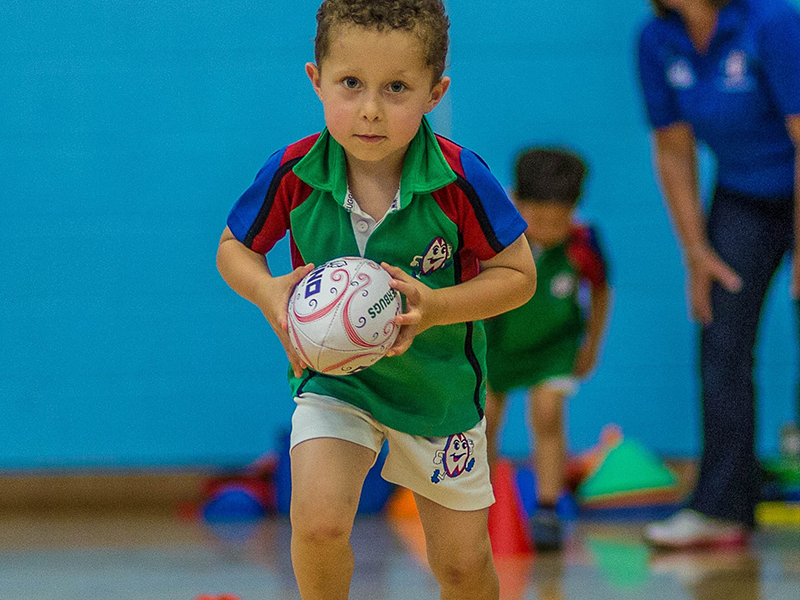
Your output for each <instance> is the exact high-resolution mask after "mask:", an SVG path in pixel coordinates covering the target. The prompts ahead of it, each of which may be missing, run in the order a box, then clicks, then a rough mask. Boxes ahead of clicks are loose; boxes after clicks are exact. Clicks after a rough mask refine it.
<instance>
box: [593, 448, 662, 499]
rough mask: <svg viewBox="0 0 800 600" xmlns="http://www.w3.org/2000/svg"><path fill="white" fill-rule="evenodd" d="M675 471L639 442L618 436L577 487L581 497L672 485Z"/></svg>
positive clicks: (612, 494) (609, 495) (603, 495)
mask: <svg viewBox="0 0 800 600" xmlns="http://www.w3.org/2000/svg"><path fill="white" fill-rule="evenodd" d="M677 483H678V481H677V478H676V477H675V475H674V474H673V473H672V471H670V470H669V469H668V468H667V466H666V465H665V464H664V463H663V462H662V461H661V459H659V458H658V457H657V456H656V455H655V454H653V453H652V452H650V451H649V450H647V449H646V448H645V447H644V446H642V445H641V444H639V443H637V442H634V441H630V440H622V441H621V442H620V443H619V444H618V445H617V446H616V447H614V448H612V449H611V450H610V451H609V453H608V454H607V455H606V457H605V459H603V462H602V463H600V466H599V467H598V469H597V470H596V471H595V472H594V473H593V474H592V475H591V476H589V477H588V478H587V479H586V481H584V482H583V483H582V484H581V485H580V487H578V498H579V499H580V500H583V501H591V500H596V499H598V498H601V497H613V496H619V495H626V494H629V493H642V492H648V491H653V490H664V489H669V488H674V487H675V486H676V485H677Z"/></svg>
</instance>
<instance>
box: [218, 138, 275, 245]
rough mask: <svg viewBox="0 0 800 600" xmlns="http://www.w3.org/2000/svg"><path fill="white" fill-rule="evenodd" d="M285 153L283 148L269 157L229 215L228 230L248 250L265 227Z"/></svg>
mask: <svg viewBox="0 0 800 600" xmlns="http://www.w3.org/2000/svg"><path fill="white" fill-rule="evenodd" d="M285 151H286V148H281V149H280V150H278V151H277V152H275V153H274V154H273V155H272V156H270V157H269V160H267V162H266V163H265V164H264V166H263V167H261V170H260V171H259V172H258V175H256V179H255V181H254V182H253V184H252V185H251V186H250V187H249V188H248V189H247V190H246V191H245V192H244V193H243V194H242V195H241V196H240V198H239V200H238V201H237V202H236V204H235V205H234V207H233V208H232V209H231V212H230V213H229V214H228V228H229V229H230V230H231V233H233V235H234V237H235V238H236V239H237V240H239V241H240V242H242V243H243V244H245V245H246V246H247V247H248V248H249V247H251V244H252V242H253V238H254V236H255V235H257V234H258V233H259V232H260V230H261V228H262V227H263V226H264V221H265V220H266V217H267V215H268V213H269V210H270V208H271V203H272V200H273V199H274V195H275V194H274V190H273V193H272V194H270V193H269V192H270V189H271V188H272V187H273V179H274V178H275V174H276V173H277V171H278V169H279V168H280V166H281V160H282V158H283V154H284V152H285Z"/></svg>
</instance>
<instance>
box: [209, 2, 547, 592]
mask: <svg viewBox="0 0 800 600" xmlns="http://www.w3.org/2000/svg"><path fill="white" fill-rule="evenodd" d="M448 27H449V21H448V18H447V16H446V14H445V11H444V7H443V4H442V2H441V0H326V1H325V2H323V3H322V5H321V6H320V8H319V11H318V13H317V36H316V40H315V58H316V62H315V63H309V64H307V65H306V73H307V74H308V77H309V79H310V80H311V84H312V86H313V88H314V91H315V92H316V93H317V95H318V96H319V98H320V100H321V101H322V105H323V109H324V113H325V124H326V126H327V127H326V129H325V130H323V132H322V133H321V134H318V135H314V136H311V137H309V138H307V139H304V140H301V141H299V142H296V143H294V144H290V145H289V146H286V147H285V148H283V149H281V150H279V151H278V152H276V153H275V154H273V155H272V157H271V158H270V159H269V160H268V161H267V163H266V164H265V165H264V167H263V168H262V169H261V171H260V172H259V174H258V176H257V177H256V180H255V182H254V183H253V185H252V186H251V187H250V188H249V189H248V190H247V191H246V192H245V193H244V194H243V195H242V196H241V198H240V199H239V201H238V202H237V203H236V205H235V206H234V208H233V210H232V211H231V214H230V216H229V218H228V227H227V228H226V229H225V231H224V232H223V234H222V239H221V240H220V246H219V250H218V255H217V264H218V268H219V270H220V273H221V274H222V276H223V277H224V278H225V280H226V281H227V282H228V284H229V285H230V286H231V287H232V288H233V289H234V290H235V291H236V292H238V293H239V294H240V295H242V296H243V297H244V298H246V299H247V300H249V301H251V302H253V303H254V304H255V305H256V306H258V307H259V308H260V309H261V311H262V312H263V313H264V316H265V317H266V318H267V320H268V321H269V323H270V325H271V326H272V328H273V329H274V330H275V333H276V334H277V336H278V338H279V339H280V341H281V343H282V344H283V346H284V349H285V350H286V354H287V356H288V358H289V362H290V364H291V372H290V383H291V387H292V392H293V394H294V396H295V403H296V405H297V406H296V408H295V412H294V415H293V417H292V439H291V447H292V450H291V461H292V501H291V522H292V562H293V567H294V571H295V576H296V579H297V582H298V586H299V588H300V594H301V596H302V597H303V598H304V600H315V599H322V598H324V599H325V600H338V599H341V600H344V599H346V598H347V597H348V590H349V586H350V579H351V576H352V572H353V556H352V551H351V547H350V543H349V536H350V532H351V528H352V525H353V519H354V517H355V513H356V508H357V505H358V500H359V496H360V493H361V486H362V484H363V481H364V477H365V476H366V474H367V471H368V470H369V469H370V467H371V466H372V465H373V463H374V462H375V458H376V456H377V453H378V451H379V449H380V447H381V446H382V444H383V442H384V440H388V443H389V454H388V457H387V459H386V463H385V466H384V469H383V476H384V477H385V478H386V479H387V480H389V481H392V482H395V483H397V484H400V485H403V486H405V487H407V488H409V489H411V490H412V491H413V492H414V494H415V498H416V501H417V506H418V508H419V513H420V517H421V520H422V524H423V527H424V529H425V535H426V540H427V550H428V559H429V562H430V566H431V569H432V571H433V573H434V575H435V576H436V578H437V579H438V581H439V582H440V585H441V597H442V598H457V597H458V598H461V597H464V598H467V597H468V598H472V599H474V600H483V599H486V600H489V599H497V598H498V597H499V591H498V580H497V575H496V573H495V570H494V565H493V561H492V555H491V547H490V544H489V537H488V530H487V515H488V507H489V505H490V504H491V503H492V502H493V500H494V497H493V494H492V489H491V484H490V480H489V470H488V461H487V454H486V443H485V442H486V438H485V421H484V418H483V404H484V395H485V390H484V386H485V383H484V381H485V334H484V330H483V325H482V322H481V320H482V319H484V318H487V317H490V316H493V315H495V314H498V313H500V312H502V311H504V310H509V309H511V308H514V307H516V306H519V305H521V304H523V303H524V302H526V301H527V300H528V299H529V298H530V297H531V296H532V294H533V291H534V289H535V283H536V275H535V273H536V271H535V267H534V263H533V258H532V256H531V252H530V248H529V246H528V244H527V242H526V241H525V238H524V235H523V232H524V230H525V227H526V225H525V222H524V220H523V219H522V217H521V216H520V215H519V213H518V212H517V211H516V209H515V208H514V206H513V204H512V203H511V201H510V200H509V199H508V198H507V197H506V195H505V193H504V192H503V190H502V187H501V186H500V185H499V184H498V183H497V181H496V180H495V179H494V177H493V176H492V175H491V174H490V172H489V170H488V168H487V167H486V165H485V164H484V163H483V162H482V161H481V160H480V159H479V158H478V157H477V156H476V155H475V154H473V153H472V152H470V151H469V150H466V149H464V148H461V147H460V146H458V145H456V144H454V143H453V142H451V141H448V140H445V139H444V138H440V137H438V136H435V135H434V134H433V132H432V131H431V129H430V126H429V125H428V122H427V120H426V119H425V118H424V115H425V114H426V113H428V112H430V111H431V110H432V109H433V108H434V107H435V106H436V105H437V104H438V103H439V101H440V100H441V99H442V96H443V95H444V94H445V92H446V91H447V88H448V86H449V84H450V80H449V78H447V77H443V76H442V73H443V71H444V67H445V59H446V55H447V47H448V35H447V31H448ZM287 230H288V231H289V232H290V240H291V253H292V263H293V266H294V271H292V272H291V273H290V274H288V275H285V276H281V277H273V276H272V275H271V274H270V271H269V269H268V267H267V263H266V261H265V258H264V254H265V253H266V252H268V251H269V250H270V249H271V248H272V247H273V245H274V244H275V243H276V242H277V241H278V240H279V239H281V238H282V237H283V236H284V235H285V233H286V231H287ZM347 255H350V256H353V255H361V256H365V257H367V258H370V259H372V260H375V261H377V262H380V263H381V264H383V265H384V267H385V268H386V269H387V270H388V271H389V273H390V274H391V275H392V277H393V280H392V287H394V288H395V289H396V290H398V291H399V292H400V293H401V294H402V295H403V297H404V300H405V312H404V313H403V314H402V315H400V316H398V317H397V318H396V319H395V322H396V323H397V324H399V325H400V326H401V330H400V335H399V336H398V338H397V341H396V343H395V344H394V346H393V347H392V348H391V350H390V351H389V354H388V356H387V357H385V358H383V359H382V360H380V361H379V362H378V363H376V364H375V365H374V366H372V367H370V368H369V369H366V370H364V371H361V372H359V373H356V374H353V375H348V376H346V377H332V376H326V375H322V374H320V373H315V372H313V371H311V370H309V369H307V368H306V365H304V364H303V362H302V361H301V359H300V357H299V356H297V354H296V353H295V352H294V351H293V350H292V347H291V344H290V343H289V340H288V338H287V333H286V313H287V302H288V300H289V296H290V293H291V291H292V289H293V288H294V286H295V285H296V284H297V283H298V282H299V281H300V279H301V278H302V277H304V276H305V275H306V274H307V273H309V272H311V271H312V270H313V268H314V265H320V264H322V263H323V262H325V261H328V260H330V259H333V258H337V257H341V256H347ZM412 342H413V343H412Z"/></svg>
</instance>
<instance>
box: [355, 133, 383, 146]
mask: <svg viewBox="0 0 800 600" xmlns="http://www.w3.org/2000/svg"><path fill="white" fill-rule="evenodd" d="M356 137H357V138H358V139H359V140H361V141H362V142H366V143H368V144H374V143H375V142H380V141H381V140H383V139H386V136H384V135H358V134H356Z"/></svg>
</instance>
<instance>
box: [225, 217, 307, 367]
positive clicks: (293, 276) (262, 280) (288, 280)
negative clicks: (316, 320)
mask: <svg viewBox="0 0 800 600" xmlns="http://www.w3.org/2000/svg"><path fill="white" fill-rule="evenodd" d="M217 269H218V270H219V272H220V275H222V278H223V279H224V280H225V281H226V282H227V284H228V285H229V286H231V288H232V289H233V291H235V292H236V293H237V294H239V295H240V296H242V297H243V298H245V299H247V300H249V301H250V302H252V303H253V304H255V305H256V306H257V307H258V308H259V309H261V312H262V313H263V314H264V316H265V317H266V318H267V321H269V324H270V325H272V328H273V329H274V330H275V333H276V334H277V336H278V339H279V340H280V341H281V344H283V348H284V350H285V351H286V355H287V356H288V357H289V362H290V363H291V365H292V370H293V371H294V374H295V376H296V377H300V376H301V375H302V373H303V369H304V368H305V367H306V365H305V363H303V361H302V360H301V359H300V357H299V356H298V355H297V353H296V352H295V351H294V348H293V347H292V344H291V342H290V341H289V336H288V333H287V321H286V317H287V306H288V304H289V297H290V295H291V293H292V290H294V288H295V286H296V285H297V284H298V283H299V282H300V280H301V279H303V277H305V276H306V275H307V274H308V273H310V272H311V271H312V270H313V269H314V265H312V264H308V265H305V266H303V267H298V268H297V269H295V270H294V271H292V272H291V273H289V274H288V275H282V276H280V277H273V276H272V273H271V272H270V270H269V265H268V264H267V260H266V257H265V256H264V255H262V254H259V253H258V252H253V251H252V250H250V249H249V248H247V247H246V246H245V245H244V244H242V243H241V242H240V241H239V240H237V239H236V237H234V235H233V233H231V230H230V229H229V228H228V227H226V228H225V231H223V232H222V237H221V238H220V240H219V248H218V249H217Z"/></svg>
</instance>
